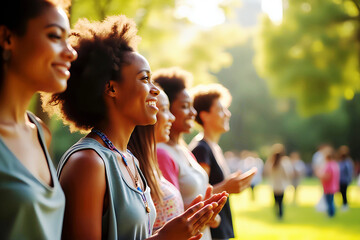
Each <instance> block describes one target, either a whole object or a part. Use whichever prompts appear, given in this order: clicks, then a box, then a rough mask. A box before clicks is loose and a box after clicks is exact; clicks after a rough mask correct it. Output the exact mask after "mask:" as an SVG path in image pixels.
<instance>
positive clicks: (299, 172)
mask: <svg viewBox="0 0 360 240" xmlns="http://www.w3.org/2000/svg"><path fill="white" fill-rule="evenodd" d="M289 157H290V160H291V163H292V165H293V168H294V175H293V178H292V180H291V183H292V185H293V187H294V197H293V202H296V196H297V194H296V193H297V187H298V186H299V184H300V181H301V179H302V178H303V177H304V176H305V174H306V166H305V163H304V161H303V160H301V157H300V154H299V152H292V153H290V155H289Z"/></svg>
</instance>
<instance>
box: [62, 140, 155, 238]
mask: <svg viewBox="0 0 360 240" xmlns="http://www.w3.org/2000/svg"><path fill="white" fill-rule="evenodd" d="M85 149H92V150H94V151H95V152H96V153H97V154H98V155H99V156H100V157H101V158H102V160H103V161H104V165H105V174H106V183H107V189H108V191H109V192H108V194H109V204H108V209H107V210H106V212H105V213H104V214H103V217H102V239H108V240H115V239H118V240H120V239H122V240H131V239H134V240H135V239H136V240H142V239H145V238H148V237H149V236H150V235H151V231H152V228H153V225H154V221H155V217H156V210H155V206H154V203H153V201H152V199H151V196H150V188H149V186H148V185H147V183H146V180H145V177H144V176H143V174H142V173H141V171H140V169H139V167H138V166H137V165H136V167H137V170H138V172H139V174H140V176H141V179H142V180H143V182H144V185H145V191H144V193H145V197H146V199H147V202H148V204H149V207H150V214H147V213H146V210H145V205H144V202H143V200H142V196H141V193H140V192H139V191H138V190H137V189H135V188H133V187H132V186H129V185H128V183H127V182H126V181H125V179H124V178H123V176H122V173H121V171H120V168H119V165H118V161H117V159H116V155H115V153H114V152H113V151H111V150H110V149H108V148H106V147H104V146H102V145H101V144H100V143H99V142H98V141H96V140H95V139H92V138H82V139H80V140H79V141H78V142H77V143H75V144H74V145H73V146H72V147H71V148H70V149H69V150H68V151H67V152H66V153H65V154H64V155H63V156H62V158H61V160H60V163H59V167H58V175H59V176H60V174H61V170H62V169H63V167H64V165H65V164H66V161H67V160H68V159H69V157H70V155H71V154H73V153H74V152H77V151H80V150H85Z"/></svg>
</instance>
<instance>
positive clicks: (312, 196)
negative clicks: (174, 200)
mask: <svg viewBox="0 0 360 240" xmlns="http://www.w3.org/2000/svg"><path fill="white" fill-rule="evenodd" d="M297 191H298V192H297V197H296V201H294V199H293V195H294V194H293V193H294V190H293V188H291V187H289V188H288V189H287V190H286V192H285V196H284V207H285V208H284V217H283V219H282V220H278V219H277V217H276V215H275V210H274V207H273V206H274V200H273V193H272V189H271V187H270V186H269V185H268V184H261V185H258V186H257V187H256V188H255V201H252V200H251V191H250V189H247V190H245V191H244V192H243V193H241V194H236V195H231V197H230V201H231V207H232V213H233V223H234V229H235V236H236V238H234V239H236V240H238V239H239V240H240V239H251V240H253V239H255V240H256V239H266V240H271V239H279V240H283V239H284V240H287V239H291V240H293V239H294V240H298V239H299V240H300V239H301V240H302V239H305V240H314V239H327V240H342V239H346V240H352V239H354V240H355V239H356V240H359V239H360V187H358V186H356V185H351V186H349V188H348V202H349V206H350V209H349V210H348V211H347V212H342V211H341V209H340V208H341V204H342V198H341V195H340V193H338V194H336V195H335V205H336V214H335V217H333V218H329V217H327V215H326V213H324V212H317V211H316V210H315V205H316V204H317V202H318V201H319V199H320V198H321V195H322V187H321V185H320V183H319V182H318V181H317V180H316V179H308V180H304V181H303V183H302V185H300V186H299V188H298V190H297Z"/></svg>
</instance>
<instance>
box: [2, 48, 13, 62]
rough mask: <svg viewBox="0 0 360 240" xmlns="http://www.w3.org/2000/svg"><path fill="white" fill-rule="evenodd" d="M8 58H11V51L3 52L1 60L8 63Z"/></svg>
mask: <svg viewBox="0 0 360 240" xmlns="http://www.w3.org/2000/svg"><path fill="white" fill-rule="evenodd" d="M10 57H11V51H10V50H3V53H2V58H3V60H4V62H8V61H9V60H10Z"/></svg>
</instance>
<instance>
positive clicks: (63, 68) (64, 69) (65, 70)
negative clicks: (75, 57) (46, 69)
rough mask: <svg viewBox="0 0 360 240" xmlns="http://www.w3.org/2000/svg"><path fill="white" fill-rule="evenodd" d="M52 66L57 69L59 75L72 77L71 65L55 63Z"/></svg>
mask: <svg viewBox="0 0 360 240" xmlns="http://www.w3.org/2000/svg"><path fill="white" fill-rule="evenodd" d="M52 66H53V67H54V68H55V69H56V71H57V72H58V73H60V74H61V75H63V76H64V77H66V78H68V77H70V72H69V69H70V66H71V65H70V63H54V64H52Z"/></svg>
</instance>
